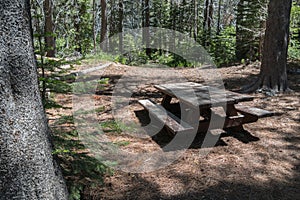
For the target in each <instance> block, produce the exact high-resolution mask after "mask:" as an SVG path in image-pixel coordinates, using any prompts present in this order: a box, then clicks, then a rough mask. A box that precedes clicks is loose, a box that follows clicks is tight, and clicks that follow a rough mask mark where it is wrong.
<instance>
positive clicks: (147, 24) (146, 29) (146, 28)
mask: <svg viewBox="0 0 300 200" xmlns="http://www.w3.org/2000/svg"><path fill="white" fill-rule="evenodd" d="M144 11H145V26H144V28H143V31H144V37H145V38H144V41H145V45H146V55H147V56H148V57H151V49H150V48H149V46H150V28H149V27H150V4H149V0H145V8H144Z"/></svg>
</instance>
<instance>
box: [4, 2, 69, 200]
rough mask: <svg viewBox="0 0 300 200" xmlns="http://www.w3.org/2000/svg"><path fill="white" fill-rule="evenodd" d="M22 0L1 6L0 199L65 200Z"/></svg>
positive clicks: (63, 186) (63, 184)
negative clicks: (53, 154)
mask: <svg viewBox="0 0 300 200" xmlns="http://www.w3.org/2000/svg"><path fill="white" fill-rule="evenodd" d="M25 1H26V0H0V24H1V26H2V28H1V30H0V33H1V37H0V44H1V45H0V66H1V67H0V88H1V89H0V155H1V159H0V194H1V195H0V199H1V200H6V199H44V200H48V199H49V200H63V199H68V197H67V196H68V195H67V190H66V187H65V183H64V180H63V178H62V175H61V173H60V171H59V168H58V165H57V164H56V163H55V161H54V159H53V157H52V154H51V152H52V150H51V140H50V137H49V129H48V126H47V121H46V117H45V113H44V110H43V106H42V102H41V97H40V93H39V88H38V79H37V69H36V63H35V60H34V53H33V47H32V42H31V41H32V40H31V37H30V28H29V24H30V22H29V21H30V17H29V15H28V13H29V12H28V10H26V6H25Z"/></svg>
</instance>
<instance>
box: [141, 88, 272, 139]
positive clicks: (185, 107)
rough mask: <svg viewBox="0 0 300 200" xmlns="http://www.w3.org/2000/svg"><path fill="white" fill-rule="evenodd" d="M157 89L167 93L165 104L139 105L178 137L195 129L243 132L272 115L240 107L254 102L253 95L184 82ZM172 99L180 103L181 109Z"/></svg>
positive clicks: (148, 101) (146, 101)
mask: <svg viewBox="0 0 300 200" xmlns="http://www.w3.org/2000/svg"><path fill="white" fill-rule="evenodd" d="M154 87H155V88H156V89H158V90H159V91H160V92H161V93H162V94H163V100H162V102H161V104H160V105H159V104H155V103H154V102H152V101H150V100H148V99H147V100H140V101H139V103H140V104H141V105H142V106H144V108H146V109H147V110H148V111H149V113H150V114H151V115H153V116H155V117H156V118H157V119H159V120H160V121H162V122H163V123H164V124H165V126H166V127H167V128H168V129H169V130H170V131H171V132H172V133H174V134H176V133H177V132H181V131H189V130H194V129H197V131H198V132H206V131H207V130H208V128H209V129H225V130H226V129H237V130H240V129H243V124H246V123H252V122H256V121H257V120H258V119H259V118H262V117H267V116H271V115H272V113H271V112H269V111H266V110H263V109H260V108H255V107H246V106H241V105H238V103H240V102H244V101H252V100H253V96H250V95H245V94H239V93H236V92H232V91H228V90H225V89H222V88H217V87H214V86H206V85H203V84H199V83H194V82H183V83H169V84H161V85H155V86H154ZM172 99H176V100H177V101H178V102H177V109H175V108H176V103H172ZM174 105H175V106H174ZM178 108H179V109H180V114H179V115H178Z"/></svg>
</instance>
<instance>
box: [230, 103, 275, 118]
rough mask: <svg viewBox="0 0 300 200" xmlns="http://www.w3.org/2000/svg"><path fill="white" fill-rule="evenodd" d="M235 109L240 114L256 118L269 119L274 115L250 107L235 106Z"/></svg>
mask: <svg viewBox="0 0 300 200" xmlns="http://www.w3.org/2000/svg"><path fill="white" fill-rule="evenodd" d="M235 109H236V110H237V111H238V112H240V113H242V114H245V115H247V114H248V115H253V116H256V117H258V118H263V117H269V116H273V115H274V113H273V112H270V111H267V110H264V109H261V108H255V107H250V106H242V105H235Z"/></svg>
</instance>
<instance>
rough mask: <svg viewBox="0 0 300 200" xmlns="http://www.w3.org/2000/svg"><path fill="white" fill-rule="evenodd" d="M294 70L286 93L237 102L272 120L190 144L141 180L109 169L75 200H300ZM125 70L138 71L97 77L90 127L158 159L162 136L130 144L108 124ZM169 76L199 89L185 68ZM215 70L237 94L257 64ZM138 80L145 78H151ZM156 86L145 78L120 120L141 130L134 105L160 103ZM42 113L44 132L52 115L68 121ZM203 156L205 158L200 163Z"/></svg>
mask: <svg viewBox="0 0 300 200" xmlns="http://www.w3.org/2000/svg"><path fill="white" fill-rule="evenodd" d="M296 68H297V67H296V66H290V68H289V71H290V72H291V73H290V74H288V78H289V83H290V88H291V89H293V92H291V93H288V94H278V95H276V96H267V95H265V94H262V93H253V94H251V95H252V96H254V97H255V98H254V100H253V101H250V102H243V105H251V106H253V107H259V108H263V109H266V110H269V111H273V112H275V113H276V114H275V116H272V117H267V118H263V119H259V120H258V121H257V122H255V123H252V124H246V125H244V128H245V130H246V132H243V133H239V132H236V133H233V134H232V133H230V134H229V133H224V134H222V135H221V137H220V139H219V141H218V142H217V144H216V145H215V146H214V147H211V148H201V147H200V146H197V145H192V146H191V147H190V148H189V149H187V150H186V151H185V152H184V153H183V155H182V156H181V157H179V158H178V159H176V160H175V161H174V162H173V163H171V164H170V165H168V166H166V167H164V168H162V169H157V170H155V171H152V172H143V173H132V172H125V171H121V170H115V171H114V173H113V175H106V176H105V177H104V180H103V181H104V184H103V186H101V187H93V186H89V185H87V186H86V187H85V189H84V191H83V192H82V195H84V197H82V199H110V200H124V199H149V200H150V199H183V200H184V199H195V200H196V199H291V200H292V199H293V200H294V199H300V193H299V190H300V154H299V152H300V125H299V124H300V123H299V122H300V112H299V111H300V106H299V105H300V104H299V103H300V102H299V101H300V82H299V79H300V75H299V74H297V73H293V72H294V71H297V69H296ZM298 68H299V67H298ZM295 69H296V70H295ZM129 71H130V72H136V71H138V68H137V67H131V66H123V65H114V64H113V65H111V66H110V67H108V68H106V69H105V71H104V72H103V73H102V77H107V78H109V79H108V83H107V84H104V85H103V86H104V87H103V88H102V89H100V91H98V92H96V94H93V95H92V96H93V99H94V100H95V106H96V108H101V109H98V110H97V120H98V122H99V123H100V124H102V125H103V129H104V134H105V135H106V136H107V138H109V140H110V141H113V142H114V143H118V144H121V145H119V148H120V149H121V150H124V151H126V152H131V153H144V152H148V153H149V152H150V153H151V152H155V151H157V152H162V146H163V145H164V142H166V141H168V140H171V139H172V138H170V136H168V135H167V134H160V135H158V136H157V137H151V136H148V137H146V136H145V137H133V135H132V134H130V133H127V132H130V130H131V129H126V128H124V131H123V130H122V127H121V125H118V124H116V123H111V122H112V121H113V120H114V118H113V115H112V112H111V111H112V109H113V106H112V96H114V93H113V91H114V88H115V87H116V84H117V83H118V80H119V79H120V78H122V75H124V74H126V73H127V72H129ZM150 71H151V70H150ZM176 71H177V72H179V73H181V74H183V75H184V76H185V78H186V79H187V80H189V81H194V82H203V79H201V77H200V76H198V74H197V73H193V69H176ZM217 71H218V72H219V73H220V74H221V75H222V79H223V81H224V83H225V87H226V89H228V90H237V89H239V88H240V87H241V86H243V85H246V84H249V83H250V82H251V81H253V79H254V78H255V77H257V74H258V73H259V63H253V64H250V65H247V66H245V65H238V66H230V67H224V68H219V69H217ZM144 73H145V74H143V75H144V76H146V77H147V76H148V77H149V76H150V75H151V73H152V72H149V70H148V72H147V71H145V72H144ZM139 80H142V79H139ZM133 82H134V81H133ZM136 82H138V81H136ZM158 82H159V81H158ZM158 82H157V81H156V79H152V80H150V81H144V82H142V84H141V85H139V86H138V87H137V88H138V90H136V91H134V93H133V95H131V97H130V104H129V105H126V106H125V111H124V115H125V114H126V118H127V117H129V118H130V119H131V120H133V121H134V122H135V123H137V124H145V123H147V122H146V121H147V113H146V112H144V111H143V108H142V106H140V105H139V104H138V103H137V100H138V99H145V98H151V99H152V100H154V101H156V102H160V101H161V97H162V96H161V94H160V93H159V92H158V91H157V90H155V89H154V88H153V84H157V83H158ZM161 82H163V81H161ZM55 99H56V101H57V102H58V103H59V104H61V105H64V107H69V108H71V107H72V95H71V94H68V95H67V94H57V95H55ZM47 112H48V114H49V119H50V125H51V126H52V127H54V126H57V123H55V121H57V119H58V118H59V116H62V115H66V113H67V112H68V113H69V114H71V112H72V110H71V109H69V110H65V109H49V110H48V111H47ZM148 120H149V119H148ZM61 124H62V123H60V125H61ZM120 129H121V131H120ZM204 152H208V154H207V155H204V156H203V153H204ZM66 179H68V177H67V176H66Z"/></svg>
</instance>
